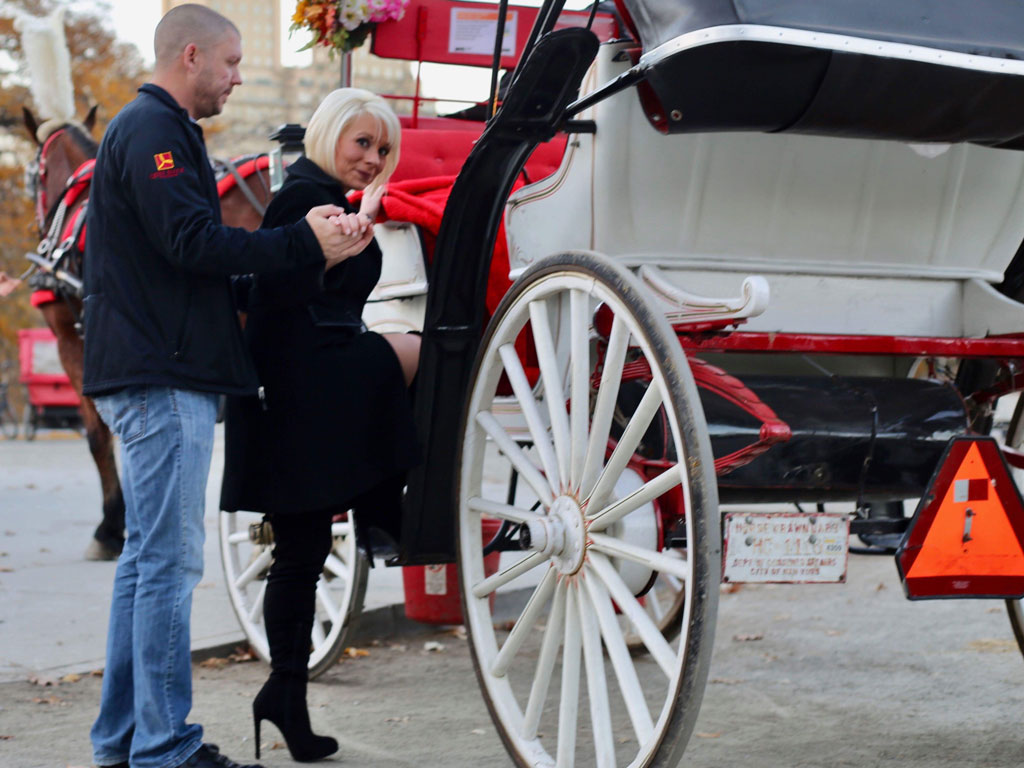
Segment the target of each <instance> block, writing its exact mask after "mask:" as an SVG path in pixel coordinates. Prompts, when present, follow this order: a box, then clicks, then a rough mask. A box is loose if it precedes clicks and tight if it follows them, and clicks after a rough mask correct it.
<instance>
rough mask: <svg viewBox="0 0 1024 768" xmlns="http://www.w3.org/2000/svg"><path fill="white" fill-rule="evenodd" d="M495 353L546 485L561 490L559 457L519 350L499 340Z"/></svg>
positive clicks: (553, 490)
mask: <svg viewBox="0 0 1024 768" xmlns="http://www.w3.org/2000/svg"><path fill="white" fill-rule="evenodd" d="M498 355H500V356H501V362H502V364H503V365H504V366H505V374H506V375H507V376H508V381H509V384H511V385H512V391H513V392H514V393H515V396H516V400H518V401H519V409H520V410H521V411H522V413H523V417H524V418H525V419H526V426H527V427H528V428H529V430H530V437H531V438H533V446H534V448H536V449H537V453H539V454H540V465H541V466H542V467H543V468H544V474H545V475H547V477H548V485H549V486H550V487H551V491H552V492H553V493H556V494H557V493H560V492H561V488H560V487H559V486H560V484H561V483H560V479H559V474H558V460H557V459H556V458H555V450H554V447H553V446H552V445H551V438H550V437H549V436H548V429H547V427H546V426H545V425H544V419H543V418H542V417H541V415H540V408H538V407H537V401H536V400H535V399H534V397H533V389H532V388H531V387H530V382H529V380H528V379H527V378H526V371H524V370H523V364H522V363H521V362H520V361H519V353H518V352H516V348H515V347H514V346H513V345H512V344H502V345H501V346H500V347H499V348H498Z"/></svg>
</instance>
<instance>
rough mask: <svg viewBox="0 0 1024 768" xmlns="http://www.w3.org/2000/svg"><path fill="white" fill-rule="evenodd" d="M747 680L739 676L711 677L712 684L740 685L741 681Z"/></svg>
mask: <svg viewBox="0 0 1024 768" xmlns="http://www.w3.org/2000/svg"><path fill="white" fill-rule="evenodd" d="M744 682H746V681H745V680H740V679H739V678H738V677H713V678H711V684H712V685H739V684H740V683H744Z"/></svg>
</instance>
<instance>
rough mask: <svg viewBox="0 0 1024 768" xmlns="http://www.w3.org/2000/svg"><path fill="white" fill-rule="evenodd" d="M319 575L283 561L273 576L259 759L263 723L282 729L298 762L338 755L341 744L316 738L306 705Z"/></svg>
mask: <svg viewBox="0 0 1024 768" xmlns="http://www.w3.org/2000/svg"><path fill="white" fill-rule="evenodd" d="M279 566H280V567H279ZM275 569H276V573H275ZM318 575H319V568H318V569H317V570H316V571H315V572H314V571H312V569H311V568H310V567H309V566H308V564H303V567H296V568H293V567H290V564H289V563H287V562H281V561H275V563H274V566H273V567H272V569H271V573H270V574H269V577H268V582H267V591H266V595H265V596H264V600H263V614H264V621H265V624H266V627H267V641H268V643H269V644H270V669H271V671H270V677H269V678H268V680H267V682H266V683H265V684H264V685H263V688H262V689H260V692H259V693H258V694H257V695H256V698H255V700H254V701H253V703H252V716H253V721H254V724H255V729H256V757H257V758H259V756H260V739H259V729H260V722H261V721H262V720H269V721H270V722H272V723H273V724H274V725H276V726H277V727H278V729H279V730H280V731H281V734H282V735H283V736H284V740H285V743H286V744H287V745H288V751H289V752H290V753H291V755H292V758H293V759H295V760H297V761H298V762H310V761H313V760H319V759H321V758H323V757H327V756H328V755H331V754H334V753H335V752H337V751H338V742H337V741H335V740H334V739H333V738H331V737H329V736H318V735H317V734H315V733H313V730H312V728H311V727H310V723H309V710H308V708H307V706H306V683H307V681H308V679H309V674H308V664H309V651H310V632H311V630H312V628H313V621H314V615H313V614H314V609H315V600H316V592H315V589H316V578H317V576H318Z"/></svg>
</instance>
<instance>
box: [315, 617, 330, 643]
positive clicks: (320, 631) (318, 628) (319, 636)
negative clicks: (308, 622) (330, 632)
mask: <svg viewBox="0 0 1024 768" xmlns="http://www.w3.org/2000/svg"><path fill="white" fill-rule="evenodd" d="M312 639H313V645H314V646H318V645H323V644H324V642H325V641H326V640H327V633H326V632H324V625H323V624H321V623H320V619H318V618H316V616H314V617H313V638H312Z"/></svg>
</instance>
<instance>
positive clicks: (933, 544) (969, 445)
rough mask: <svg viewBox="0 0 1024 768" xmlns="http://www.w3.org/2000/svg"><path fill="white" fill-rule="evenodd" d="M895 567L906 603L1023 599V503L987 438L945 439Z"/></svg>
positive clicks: (990, 440)
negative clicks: (937, 464)
mask: <svg viewBox="0 0 1024 768" xmlns="http://www.w3.org/2000/svg"><path fill="white" fill-rule="evenodd" d="M896 567H897V568H898V569H899V572H900V578H901V579H902V580H903V588H904V590H905V591H906V593H907V597H908V598H910V599H911V600H919V599H926V598H948V597H1000V598H1021V597H1024V502H1022V501H1021V496H1020V493H1019V492H1018V490H1017V486H1016V485H1015V484H1014V482H1013V479H1012V478H1011V476H1010V470H1009V467H1008V466H1007V465H1006V461H1005V459H1004V458H1003V455H1002V452H1001V451H1000V450H999V444H998V443H997V442H996V441H995V440H994V439H993V438H991V437H955V438H953V439H952V440H950V441H949V444H948V445H947V446H946V451H945V453H944V454H943V457H942V461H941V462H940V463H939V468H938V469H937V470H936V471H935V474H934V475H932V479H931V482H930V483H929V486H928V490H927V491H926V492H925V494H924V496H923V497H922V498H921V502H920V503H919V504H918V507H917V510H916V511H915V512H914V519H913V520H912V521H911V523H910V528H909V529H908V531H907V534H906V536H904V538H903V543H902V544H901V545H900V548H899V549H898V550H897V552H896Z"/></svg>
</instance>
